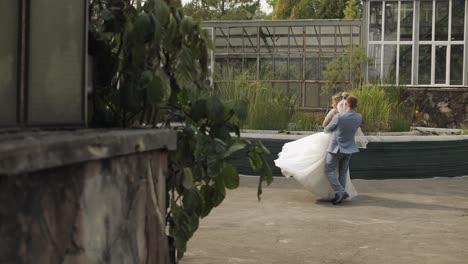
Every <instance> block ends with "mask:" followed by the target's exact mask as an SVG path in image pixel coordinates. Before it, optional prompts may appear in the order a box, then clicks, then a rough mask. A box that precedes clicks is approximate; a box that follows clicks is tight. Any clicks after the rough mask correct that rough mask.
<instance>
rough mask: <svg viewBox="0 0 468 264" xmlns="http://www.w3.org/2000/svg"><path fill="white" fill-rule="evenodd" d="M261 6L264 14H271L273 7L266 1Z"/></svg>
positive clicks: (183, 2) (186, 1)
mask: <svg viewBox="0 0 468 264" xmlns="http://www.w3.org/2000/svg"><path fill="white" fill-rule="evenodd" d="M188 2H190V0H182V4H183V5H185V3H188ZM260 4H261V6H262V7H261V9H262V11H263V12H265V13H267V14H268V13H270V12H271V7H270V6H269V5H268V4H267V2H266V0H260Z"/></svg>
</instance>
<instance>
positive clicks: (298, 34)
mask: <svg viewBox="0 0 468 264" xmlns="http://www.w3.org/2000/svg"><path fill="white" fill-rule="evenodd" d="M303 30H304V28H302V27H292V28H291V30H290V34H291V39H290V40H289V43H290V51H291V52H292V53H301V52H302V51H303V50H304V32H303Z"/></svg>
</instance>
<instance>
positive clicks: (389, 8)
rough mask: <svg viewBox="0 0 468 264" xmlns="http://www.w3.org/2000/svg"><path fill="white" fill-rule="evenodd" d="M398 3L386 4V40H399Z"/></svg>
mask: <svg viewBox="0 0 468 264" xmlns="http://www.w3.org/2000/svg"><path fill="white" fill-rule="evenodd" d="M397 32H398V2H386V3H385V40H397Z"/></svg>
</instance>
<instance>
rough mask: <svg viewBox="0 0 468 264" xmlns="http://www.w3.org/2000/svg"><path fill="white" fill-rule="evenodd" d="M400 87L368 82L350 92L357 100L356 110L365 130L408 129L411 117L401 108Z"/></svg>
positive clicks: (401, 91)
mask: <svg viewBox="0 0 468 264" xmlns="http://www.w3.org/2000/svg"><path fill="white" fill-rule="evenodd" d="M403 91H404V90H403V88H402V87H391V86H389V87H382V86H380V85H378V84H368V85H363V86H361V87H357V88H355V89H352V90H351V91H350V92H351V94H352V95H354V96H356V97H357V98H358V100H359V103H358V107H357V111H358V112H359V113H361V114H362V117H363V121H362V123H363V124H362V129H363V131H365V132H383V131H409V129H410V126H411V120H412V117H411V115H410V114H408V113H405V111H403V110H402V109H401V107H400V106H401V104H400V100H401V98H402V93H403Z"/></svg>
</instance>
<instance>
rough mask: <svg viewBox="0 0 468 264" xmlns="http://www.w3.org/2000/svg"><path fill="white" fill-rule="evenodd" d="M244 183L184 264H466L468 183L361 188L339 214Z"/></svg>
mask: <svg viewBox="0 0 468 264" xmlns="http://www.w3.org/2000/svg"><path fill="white" fill-rule="evenodd" d="M256 181H257V178H256V177H242V181H241V187H240V188H239V189H237V190H233V191H230V192H228V194H227V199H226V200H225V201H224V202H223V204H222V205H221V206H220V207H219V208H216V209H214V210H213V211H212V213H211V215H209V216H208V217H207V218H205V219H203V220H202V221H201V222H200V228H199V230H198V231H197V233H196V234H195V236H194V237H193V238H192V240H191V241H190V243H189V245H188V252H187V253H186V256H185V257H184V259H183V261H181V263H182V264H225V263H260V264H263V263H265V264H267V263H268V264H270V263H271V264H315V263H317V264H332V263H336V264H338V263H340V264H375V263H379V264H398V263H401V264H406V263H411V264H436V263H437V264H439V263H440V264H445V263H450V264H458V263H460V264H462V263H463V264H466V263H467V260H468V250H467V244H468V177H461V178H434V179H423V180H380V181H378V180H355V181H354V184H355V186H356V188H357V190H358V192H360V196H359V197H357V198H356V199H355V200H353V201H350V202H346V203H344V204H342V205H340V206H333V205H331V204H329V203H326V202H317V201H316V199H317V197H316V196H314V195H313V194H311V193H309V192H307V191H305V190H302V189H301V188H300V186H299V185H298V184H296V182H295V181H294V180H287V179H284V178H277V179H275V183H274V184H273V185H272V186H270V187H269V188H265V190H264V195H263V199H262V201H261V202H260V203H259V202H257V200H256V189H255V188H256Z"/></svg>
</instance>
